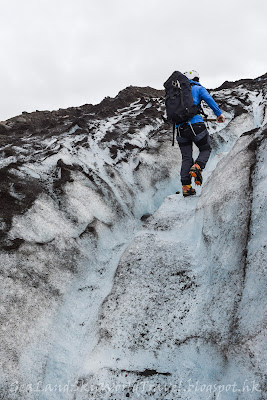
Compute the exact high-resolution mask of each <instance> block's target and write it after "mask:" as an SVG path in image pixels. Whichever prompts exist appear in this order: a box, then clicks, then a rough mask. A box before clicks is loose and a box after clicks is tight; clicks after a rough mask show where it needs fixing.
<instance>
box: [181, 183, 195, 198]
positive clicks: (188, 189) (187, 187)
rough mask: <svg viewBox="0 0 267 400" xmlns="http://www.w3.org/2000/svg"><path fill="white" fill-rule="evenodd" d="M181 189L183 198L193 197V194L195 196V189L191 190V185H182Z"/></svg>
mask: <svg viewBox="0 0 267 400" xmlns="http://www.w3.org/2000/svg"><path fill="white" fill-rule="evenodd" d="M182 189H183V196H184V197H188V196H194V194H196V191H195V189H193V188H192V187H191V185H183V186H182Z"/></svg>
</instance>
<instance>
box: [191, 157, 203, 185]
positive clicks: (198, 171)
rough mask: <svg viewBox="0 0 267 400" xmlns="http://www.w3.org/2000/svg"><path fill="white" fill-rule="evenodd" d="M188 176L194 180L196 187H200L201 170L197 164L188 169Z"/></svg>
mask: <svg viewBox="0 0 267 400" xmlns="http://www.w3.org/2000/svg"><path fill="white" fill-rule="evenodd" d="M190 175H191V176H192V177H193V178H195V184H196V185H199V186H200V185H202V174H201V168H200V166H199V165H198V164H197V163H196V164H194V165H193V166H192V167H191V168H190Z"/></svg>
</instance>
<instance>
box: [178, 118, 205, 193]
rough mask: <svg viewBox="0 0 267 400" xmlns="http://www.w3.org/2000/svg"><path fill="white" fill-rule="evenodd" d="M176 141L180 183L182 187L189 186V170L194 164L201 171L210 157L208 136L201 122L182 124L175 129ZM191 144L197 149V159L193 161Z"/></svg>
mask: <svg viewBox="0 0 267 400" xmlns="http://www.w3.org/2000/svg"><path fill="white" fill-rule="evenodd" d="M177 141H178V144H179V147H180V150H181V153H182V166H181V182H182V185H190V184H191V175H190V168H191V167H192V165H194V163H195V162H196V163H197V164H198V165H199V166H200V167H201V169H204V168H205V165H206V164H207V161H208V159H209V156H210V152H211V147H210V136H209V132H208V130H207V128H206V126H205V124H204V123H203V122H198V123H196V124H192V125H191V126H190V125H188V124H184V125H182V126H180V127H179V128H177ZM193 142H194V143H195V145H196V146H197V147H198V148H199V155H198V158H197V159H196V160H195V161H194V160H193V155H192V152H193Z"/></svg>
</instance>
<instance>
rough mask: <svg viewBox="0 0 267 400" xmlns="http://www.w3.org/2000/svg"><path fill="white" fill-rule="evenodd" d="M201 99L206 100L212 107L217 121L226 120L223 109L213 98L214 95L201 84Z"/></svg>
mask: <svg viewBox="0 0 267 400" xmlns="http://www.w3.org/2000/svg"><path fill="white" fill-rule="evenodd" d="M200 99H201V100H204V101H205V103H207V105H208V106H209V107H210V108H211V109H212V111H213V112H214V114H215V115H216V117H217V122H219V123H221V122H225V118H224V116H223V114H222V112H221V110H220V109H219V107H218V105H217V103H216V102H215V100H214V99H213V98H212V96H211V95H210V94H209V92H208V91H207V89H205V88H204V87H203V86H201V89H200Z"/></svg>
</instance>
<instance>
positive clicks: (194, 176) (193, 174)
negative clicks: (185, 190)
mask: <svg viewBox="0 0 267 400" xmlns="http://www.w3.org/2000/svg"><path fill="white" fill-rule="evenodd" d="M190 175H191V176H192V177H193V178H196V177H197V174H196V173H195V172H194V171H190ZM195 184H196V185H198V186H201V185H202V182H200V181H198V180H196V179H195Z"/></svg>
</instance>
